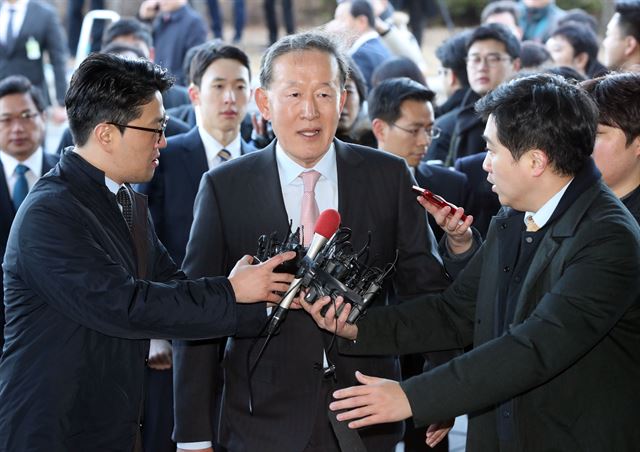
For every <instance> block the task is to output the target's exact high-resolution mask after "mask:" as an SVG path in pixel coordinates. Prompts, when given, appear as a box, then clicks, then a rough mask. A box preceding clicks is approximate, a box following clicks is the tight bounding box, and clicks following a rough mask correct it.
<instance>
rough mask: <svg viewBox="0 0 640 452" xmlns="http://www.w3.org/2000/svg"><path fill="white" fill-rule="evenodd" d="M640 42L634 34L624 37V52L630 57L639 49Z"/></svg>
mask: <svg viewBox="0 0 640 452" xmlns="http://www.w3.org/2000/svg"><path fill="white" fill-rule="evenodd" d="M638 47H640V44H639V43H638V41H637V40H636V38H634V37H633V36H631V35H629V36H626V37H625V38H624V54H625V56H627V57H629V56H630V55H632V54H633V53H635V52H637V51H638Z"/></svg>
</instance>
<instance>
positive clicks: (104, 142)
mask: <svg viewBox="0 0 640 452" xmlns="http://www.w3.org/2000/svg"><path fill="white" fill-rule="evenodd" d="M116 134H118V135H120V131H119V130H118V128H117V126H113V125H111V124H107V123H104V122H101V123H100V124H98V125H97V126H95V127H94V128H93V133H92V135H93V138H94V140H95V142H96V143H97V144H98V145H99V146H100V147H101V148H102V149H104V150H105V151H106V152H108V153H111V149H112V147H113V143H114V140H115V139H116Z"/></svg>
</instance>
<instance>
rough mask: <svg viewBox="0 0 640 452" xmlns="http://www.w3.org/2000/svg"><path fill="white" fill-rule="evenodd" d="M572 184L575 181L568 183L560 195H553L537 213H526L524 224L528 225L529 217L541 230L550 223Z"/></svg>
mask: <svg viewBox="0 0 640 452" xmlns="http://www.w3.org/2000/svg"><path fill="white" fill-rule="evenodd" d="M571 182H573V179H571V180H570V181H569V182H568V183H567V185H565V186H564V187H562V188H561V189H560V191H559V192H558V193H556V194H555V195H553V196H552V197H551V198H550V199H549V201H547V202H546V203H544V205H543V206H542V207H540V209H538V211H537V212H525V214H524V224H525V225H526V224H527V217H528V216H529V215H531V216H532V217H533V221H534V222H535V224H536V225H537V226H538V227H539V228H542V227H543V226H544V225H545V224H547V222H548V221H549V218H551V215H553V212H554V211H555V210H556V207H558V204H559V203H560V200H561V199H562V195H564V192H565V191H567V188H568V187H569V184H571Z"/></svg>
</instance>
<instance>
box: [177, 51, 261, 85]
mask: <svg viewBox="0 0 640 452" xmlns="http://www.w3.org/2000/svg"><path fill="white" fill-rule="evenodd" d="M220 59H228V60H235V61H237V62H238V63H240V64H241V65H243V66H244V67H246V68H247V70H248V71H249V81H250V80H251V66H250V64H249V57H248V56H247V54H246V53H244V52H243V51H242V50H240V49H239V48H238V47H235V46H231V45H225V44H222V45H220V44H219V43H218V42H209V43H206V44H205V45H202V46H198V47H197V50H196V51H195V53H194V54H193V57H192V59H191V66H190V67H189V81H190V83H193V84H194V85H196V86H200V83H201V82H202V76H203V75H204V73H205V72H206V71H207V68H208V67H209V66H211V64H212V63H213V62H214V61H216V60H220Z"/></svg>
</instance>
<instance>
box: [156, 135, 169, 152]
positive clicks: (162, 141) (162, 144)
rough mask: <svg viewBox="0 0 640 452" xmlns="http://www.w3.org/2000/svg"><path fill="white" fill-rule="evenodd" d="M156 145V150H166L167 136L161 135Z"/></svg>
mask: <svg viewBox="0 0 640 452" xmlns="http://www.w3.org/2000/svg"><path fill="white" fill-rule="evenodd" d="M157 145H158V149H162V148H166V147H167V135H166V134H164V133H163V134H162V135H161V136H160V140H159V141H158V143H157Z"/></svg>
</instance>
